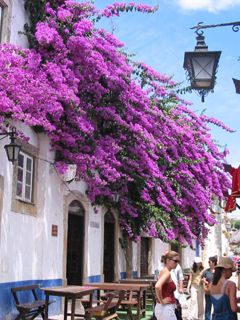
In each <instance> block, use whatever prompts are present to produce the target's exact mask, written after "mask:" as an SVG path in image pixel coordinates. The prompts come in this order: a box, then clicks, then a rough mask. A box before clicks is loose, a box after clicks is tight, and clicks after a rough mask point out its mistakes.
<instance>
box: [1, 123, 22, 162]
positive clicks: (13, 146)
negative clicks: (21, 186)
mask: <svg viewBox="0 0 240 320" xmlns="http://www.w3.org/2000/svg"><path fill="white" fill-rule="evenodd" d="M0 136H3V137H2V138H1V139H0V140H2V139H4V138H6V137H9V138H10V141H11V142H10V143H9V144H6V145H5V146H4V149H5V151H6V154H7V157H8V160H9V161H10V162H12V164H14V162H15V161H17V160H18V155H19V152H20V150H21V145H19V144H17V143H16V142H15V140H16V129H15V128H13V129H12V131H9V132H0Z"/></svg>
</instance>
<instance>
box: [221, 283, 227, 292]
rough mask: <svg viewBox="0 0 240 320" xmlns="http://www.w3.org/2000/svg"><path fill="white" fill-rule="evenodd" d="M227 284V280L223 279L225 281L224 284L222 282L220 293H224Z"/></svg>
mask: <svg viewBox="0 0 240 320" xmlns="http://www.w3.org/2000/svg"><path fill="white" fill-rule="evenodd" d="M227 284H228V280H225V281H224V284H223V286H222V290H221V293H222V294H224V293H225V289H226V286H227Z"/></svg>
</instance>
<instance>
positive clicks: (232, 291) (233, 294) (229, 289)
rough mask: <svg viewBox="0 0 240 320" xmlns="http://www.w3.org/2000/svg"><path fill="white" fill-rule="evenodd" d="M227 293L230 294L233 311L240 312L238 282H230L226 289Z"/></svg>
mask: <svg viewBox="0 0 240 320" xmlns="http://www.w3.org/2000/svg"><path fill="white" fill-rule="evenodd" d="M226 293H227V295H228V296H229V300H230V306H231V310H232V311H233V312H240V307H238V305H237V296H236V294H237V289H236V284H235V283H234V282H232V281H231V282H230V283H229V284H228V286H227V290H226Z"/></svg>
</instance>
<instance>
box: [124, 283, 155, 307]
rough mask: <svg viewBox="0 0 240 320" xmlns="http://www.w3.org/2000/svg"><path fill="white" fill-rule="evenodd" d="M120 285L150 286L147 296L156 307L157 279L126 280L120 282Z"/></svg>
mask: <svg viewBox="0 0 240 320" xmlns="http://www.w3.org/2000/svg"><path fill="white" fill-rule="evenodd" d="M119 282H120V283H131V284H137V283H138V284H148V285H149V288H148V290H147V294H146V295H147V296H148V297H149V298H151V299H152V304H153V306H155V303H156V298H155V284H156V283H157V280H156V279H147V278H125V279H121V280H120V281H119Z"/></svg>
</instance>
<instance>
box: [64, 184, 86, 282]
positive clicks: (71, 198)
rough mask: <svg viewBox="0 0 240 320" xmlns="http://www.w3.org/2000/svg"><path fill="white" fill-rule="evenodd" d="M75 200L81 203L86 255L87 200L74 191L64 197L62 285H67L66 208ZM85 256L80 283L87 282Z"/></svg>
mask: <svg viewBox="0 0 240 320" xmlns="http://www.w3.org/2000/svg"><path fill="white" fill-rule="evenodd" d="M74 200H77V201H79V202H80V203H81V205H82V207H83V210H84V226H83V229H84V238H83V251H84V252H85V253H86V252H87V250H88V233H87V226H88V224H89V205H90V201H89V199H88V198H87V197H86V196H85V195H84V194H82V193H81V192H79V191H77V190H74V192H71V193H69V194H68V195H66V196H65V197H64V204H63V206H64V208H63V285H67V237H68V208H69V205H70V204H71V202H72V201H74ZM86 256H87V255H86V254H84V255H83V270H82V281H83V283H84V282H87V281H88V276H87V275H88V265H87V259H86Z"/></svg>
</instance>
